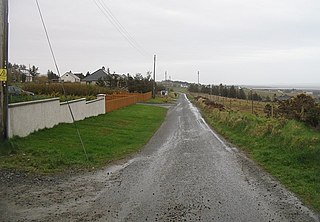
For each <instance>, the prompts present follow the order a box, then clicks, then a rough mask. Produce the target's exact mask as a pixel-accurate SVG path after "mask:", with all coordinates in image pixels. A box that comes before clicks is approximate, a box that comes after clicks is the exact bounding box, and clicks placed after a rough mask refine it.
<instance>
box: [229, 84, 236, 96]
mask: <svg viewBox="0 0 320 222" xmlns="http://www.w3.org/2000/svg"><path fill="white" fill-rule="evenodd" d="M228 97H229V98H236V97H237V91H236V88H235V87H234V86H231V87H230V89H229V92H228Z"/></svg>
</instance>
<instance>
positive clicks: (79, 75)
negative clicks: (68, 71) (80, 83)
mask: <svg viewBox="0 0 320 222" xmlns="http://www.w3.org/2000/svg"><path fill="white" fill-rule="evenodd" d="M74 75H75V76H78V77H79V78H80V80H82V79H84V78H85V76H84V75H83V73H74Z"/></svg>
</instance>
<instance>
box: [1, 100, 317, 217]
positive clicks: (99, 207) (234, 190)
mask: <svg viewBox="0 0 320 222" xmlns="http://www.w3.org/2000/svg"><path fill="white" fill-rule="evenodd" d="M0 188H1V189H2V190H1V191H0V192H1V193H0V198H1V199H0V214H1V215H0V221H319V217H318V215H316V214H314V213H312V212H311V211H310V210H309V209H308V208H307V207H305V206H304V205H303V204H302V203H301V202H300V201H299V200H298V199H297V198H296V197H295V196H294V195H292V194H291V193H290V192H288V191H286V189H284V188H283V186H282V185H280V184H279V183H278V182H276V181H275V180H274V179H272V178H271V177H270V176H268V174H266V173H264V172H263V171H262V170H261V169H260V168H259V167H257V166H256V165H255V164H254V163H253V162H252V161H251V160H249V159H247V158H246V157H245V156H244V155H243V154H242V153H240V152H239V151H238V150H237V149H236V148H233V147H232V146H229V145H226V144H225V142H224V141H223V139H221V138H219V137H218V136H217V135H216V134H215V133H214V132H213V131H212V130H211V129H210V128H209V127H208V125H207V124H206V123H205V121H204V120H203V119H202V117H201V115H200V113H199V112H198V110H197V109H196V108H195V107H194V106H193V105H192V104H191V103H190V102H189V101H188V99H187V98H186V96H185V95H181V96H180V98H179V100H178V102H177V105H176V106H174V107H172V108H170V109H169V111H168V115H167V119H166V121H165V122H164V124H163V125H162V126H161V128H160V129H159V130H158V131H157V133H156V134H155V135H154V137H153V138H152V139H151V140H150V141H149V143H148V144H147V145H146V146H145V147H144V148H143V150H142V151H141V152H140V153H138V154H136V155H135V156H134V157H132V159H130V160H127V161H126V162H123V163H118V164H117V165H113V166H110V167H107V168H105V169H103V170H99V171H97V172H93V173H87V174H85V175H78V176H72V177H67V178H62V179H57V180H54V181H51V180H50V179H48V181H43V180H41V181H38V182H37V183H34V182H33V183H31V182H30V183H28V182H25V183H24V184H14V183H11V185H10V186H9V185H6V184H3V183H2V184H1V185H0Z"/></svg>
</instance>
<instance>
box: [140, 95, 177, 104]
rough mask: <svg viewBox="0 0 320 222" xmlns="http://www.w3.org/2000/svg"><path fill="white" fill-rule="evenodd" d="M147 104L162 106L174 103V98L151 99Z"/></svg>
mask: <svg viewBox="0 0 320 222" xmlns="http://www.w3.org/2000/svg"><path fill="white" fill-rule="evenodd" d="M146 102H147V103H152V104H161V103H172V102H173V98H172V97H170V96H164V97H158V96H157V97H156V98H154V99H149V100H148V101H146Z"/></svg>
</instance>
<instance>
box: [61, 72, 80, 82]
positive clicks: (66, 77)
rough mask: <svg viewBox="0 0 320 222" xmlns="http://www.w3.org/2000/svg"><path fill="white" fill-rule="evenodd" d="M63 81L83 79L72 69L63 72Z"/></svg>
mask: <svg viewBox="0 0 320 222" xmlns="http://www.w3.org/2000/svg"><path fill="white" fill-rule="evenodd" d="M59 80H60V81H61V82H80V81H81V79H80V78H79V77H78V76H76V75H75V74H73V73H72V72H71V71H70V72H66V73H65V74H63V75H62V76H61V77H60V79H59Z"/></svg>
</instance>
